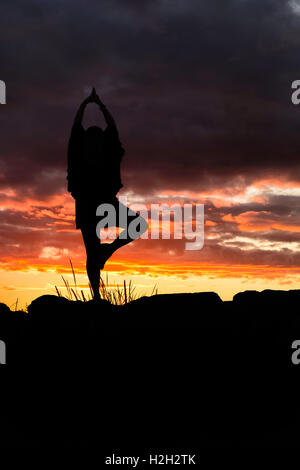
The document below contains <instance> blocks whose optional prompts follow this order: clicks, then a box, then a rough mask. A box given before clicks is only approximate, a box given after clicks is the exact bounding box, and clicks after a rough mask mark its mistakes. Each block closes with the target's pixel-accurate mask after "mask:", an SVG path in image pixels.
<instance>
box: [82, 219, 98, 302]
mask: <svg viewBox="0 0 300 470" xmlns="http://www.w3.org/2000/svg"><path fill="white" fill-rule="evenodd" d="M81 232H82V237H83V241H84V245H85V250H86V272H87V275H88V278H89V281H90V284H91V287H92V291H93V295H94V300H99V299H100V293H99V286H100V269H101V268H102V266H101V264H100V261H99V256H98V253H99V239H98V237H97V235H96V230H95V227H94V226H82V227H81Z"/></svg>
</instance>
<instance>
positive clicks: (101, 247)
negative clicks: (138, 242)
mask: <svg viewBox="0 0 300 470" xmlns="http://www.w3.org/2000/svg"><path fill="white" fill-rule="evenodd" d="M88 103H96V104H98V105H99V107H100V110H101V111H102V113H103V115H104V119H105V121H106V124H107V127H106V129H105V130H104V131H103V130H102V129H101V128H100V127H98V126H92V127H89V128H88V129H86V130H85V129H84V128H83V126H82V119H83V114H84V110H85V107H86V106H87V104H88ZM124 153H125V151H124V149H123V147H122V145H121V143H120V140H119V135H118V130H117V127H116V124H115V121H114V119H113V118H112V116H111V114H110V112H109V111H108V109H107V108H106V107H105V106H104V104H103V103H102V101H101V100H100V98H99V96H98V95H97V94H96V91H95V89H94V88H93V91H92V93H91V95H90V96H89V97H88V98H86V99H85V100H84V101H83V103H82V104H81V105H80V107H79V109H78V111H77V114H76V117H75V121H74V124H73V127H72V131H71V136H70V140H69V146H68V177H67V179H68V191H69V192H70V193H71V194H72V196H73V197H74V199H75V210H76V228H77V229H81V232H82V236H83V240H84V244H85V249H86V255H87V262H86V269H87V274H88V277H89V281H90V284H91V287H92V290H93V294H94V299H95V300H98V299H99V298H100V295H99V283H100V270H101V269H103V267H104V264H105V262H106V261H107V260H108V258H109V257H110V256H111V255H112V254H113V253H114V252H115V251H116V250H117V249H118V248H120V247H121V246H124V245H127V244H128V243H130V242H131V241H133V240H134V239H135V238H137V237H138V236H140V235H141V234H142V233H143V232H145V231H146V230H147V228H148V224H147V222H146V221H145V219H143V218H142V217H141V216H140V215H139V214H137V213H135V212H133V211H132V210H130V209H128V208H127V207H126V208H125V206H124V205H122V204H121V203H120V202H119V200H118V199H117V197H116V195H117V193H118V191H119V190H120V188H121V187H122V186H123V185H122V182H121V177H120V163H121V160H122V157H123V155H124ZM104 203H108V204H112V205H113V207H114V208H115V210H116V216H117V217H116V221H117V224H116V225H119V217H118V215H119V211H120V208H121V206H122V208H123V209H124V208H125V209H126V211H127V223H126V225H122V228H124V229H125V230H126V229H127V228H128V225H129V224H130V223H131V221H135V222H138V227H139V234H138V236H136V237H135V238H134V237H132V234H131V236H129V234H128V233H127V234H126V236H125V237H122V238H120V236H119V237H117V238H116V239H115V240H114V241H113V242H112V243H100V240H99V238H98V236H97V233H96V226H97V223H98V222H99V220H100V219H101V217H97V216H96V210H97V207H98V206H99V205H100V204H104ZM123 235H124V234H123Z"/></svg>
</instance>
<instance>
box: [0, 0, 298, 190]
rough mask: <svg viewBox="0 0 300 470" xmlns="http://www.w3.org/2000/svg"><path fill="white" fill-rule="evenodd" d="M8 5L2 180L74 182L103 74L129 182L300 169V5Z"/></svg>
mask: <svg viewBox="0 0 300 470" xmlns="http://www.w3.org/2000/svg"><path fill="white" fill-rule="evenodd" d="M1 16H2V17H3V18H5V21H4V22H3V23H4V24H3V25H2V27H1V33H2V34H1V45H0V64H1V77H0V78H1V79H3V80H5V81H6V82H7V100H8V104H7V105H6V106H2V107H1V108H0V129H1V130H0V133H1V154H0V156H1V164H0V173H1V174H2V175H4V178H2V179H1V180H0V183H1V186H12V187H13V188H15V189H17V190H19V191H20V193H25V194H27V193H28V191H29V192H31V193H34V194H36V195H37V196H38V197H40V198H42V197H46V196H47V195H50V194H53V193H55V192H57V191H62V190H63V188H64V181H63V174H64V172H65V168H66V145H67V139H68V133H69V129H70V125H71V122H72V119H73V116H74V113H75V110H76V107H77V105H78V104H79V102H80V100H82V99H83V97H84V92H85V91H86V90H87V89H89V88H90V87H91V86H93V85H95V86H96V87H97V89H98V90H99V93H100V94H101V96H102V98H103V100H104V102H106V103H107V105H109V107H110V108H111V111H112V112H113V114H114V116H115V118H116V120H117V122H118V125H119V129H120V135H121V139H122V141H123V143H124V146H125V147H126V150H127V154H126V159H125V160H124V164H123V173H124V178H123V179H124V183H125V185H126V189H132V190H135V191H139V192H143V193H150V192H151V191H154V192H155V191H158V190H159V189H161V188H173V189H174V188H180V189H183V190H184V189H193V190H202V189H203V188H213V187H220V186H223V185H226V186H230V185H232V186H234V184H236V183H235V178H238V177H239V176H241V175H242V176H243V178H244V184H249V183H251V182H252V181H254V180H255V179H256V178H259V177H264V176H265V175H269V176H270V175H272V176H275V177H276V176H277V177H278V176H282V175H286V176H287V177H290V178H292V179H293V180H295V179H298V180H299V179H300V173H299V163H298V162H299V151H300V137H299V135H298V134H299V132H298V130H299V121H300V119H299V118H300V114H299V113H300V108H299V109H297V108H296V107H294V106H293V105H292V104H291V102H290V85H291V82H292V81H293V80H295V79H297V78H300V61H299V54H298V51H299V45H300V36H299V27H300V16H297V15H296V14H295V13H294V12H293V11H292V9H291V8H290V6H289V2H288V1H287V0H286V1H285V0H251V1H250V0H248V1H247V0H224V1H222V2H220V1H219V0H209V1H206V2H199V1H196V0H189V1H186V0H177V1H173V0H172V1H171V0H155V1H152V0H151V1H150V0H148V1H141V0H139V1H129V0H126V1H124V0H109V1H108V0H104V1H99V2H94V1H79V0H72V1H71V0H68V1H58V0H53V1H51V2H50V1H45V2H39V1H37V0H29V1H26V2H25V1H21V0H16V1H14V2H9V1H4V2H2V4H1ZM97 116H98V114H97V112H96V110H93V111H91V112H90V118H94V119H95V118H96V117H97ZM55 172H57V173H55ZM55 174H57V175H58V176H57V178H53V177H52V176H50V177H49V175H55Z"/></svg>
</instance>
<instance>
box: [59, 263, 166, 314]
mask: <svg viewBox="0 0 300 470" xmlns="http://www.w3.org/2000/svg"><path fill="white" fill-rule="evenodd" d="M70 265H71V269H72V274H73V280H74V286H71V285H70V283H69V282H68V280H67V279H65V278H64V276H62V280H63V283H64V286H65V289H66V295H63V293H62V291H61V289H58V287H57V286H55V290H56V293H57V295H58V296H59V297H65V298H67V299H68V300H78V301H81V302H88V301H89V300H92V299H93V291H92V287H91V285H90V283H89V292H88V294H87V295H86V294H85V293H84V291H83V290H82V289H79V287H78V284H77V281H76V275H75V271H74V268H73V264H72V261H71V260H70ZM99 290H100V296H101V299H103V300H108V302H110V303H111V304H113V305H125V304H128V303H129V302H132V301H133V300H136V299H138V298H140V297H142V296H143V294H142V293H138V292H137V290H136V287H135V286H134V285H133V284H132V281H129V282H128V283H127V282H126V281H125V280H124V283H123V285H122V286H120V285H115V286H113V287H109V282H108V274H106V280H105V281H104V280H103V278H102V277H100V289H99ZM157 293H158V289H157V287H156V286H154V288H153V290H152V292H151V295H156V294H157Z"/></svg>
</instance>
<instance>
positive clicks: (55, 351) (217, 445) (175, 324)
mask: <svg viewBox="0 0 300 470" xmlns="http://www.w3.org/2000/svg"><path fill="white" fill-rule="evenodd" d="M299 306H300V290H295V291H264V292H262V293H258V292H255V291H247V292H243V293H240V294H238V295H236V296H235V297H234V299H233V301H232V302H222V301H221V299H220V298H219V297H218V296H217V294H215V293H198V294H197V293H196V294H171V295H157V296H153V297H143V298H141V299H139V300H136V301H134V302H132V303H130V304H128V305H126V306H121V307H115V306H111V305H110V304H108V303H107V302H105V301H103V302H102V303H101V304H98V305H95V304H93V303H92V302H87V303H81V302H71V301H68V300H66V299H64V298H59V297H56V296H42V297H39V298H38V299H36V300H34V301H33V302H32V304H31V305H30V306H29V308H28V312H29V313H28V314H27V315H25V314H24V313H23V312H11V311H10V310H9V309H8V308H7V307H6V306H4V304H1V305H0V339H1V340H4V341H5V342H6V344H7V365H6V366H2V368H1V370H2V372H3V374H2V375H3V377H5V378H6V380H5V381H4V383H3V385H2V392H3V393H2V397H3V402H2V403H3V407H2V423H3V425H2V431H3V432H2V434H1V435H0V437H1V443H2V447H17V448H18V447H21V448H22V447H23V448H37V447H51V448H58V447H62V448H67V449H97V452H98V453H99V456H100V455H111V454H112V453H113V452H115V453H116V452H117V453H119V454H121V455H139V453H141V452H144V453H146V454H147V453H149V452H150V451H151V452H152V453H153V452H154V450H155V451H158V453H162V452H163V451H168V452H169V453H170V452H175V453H188V452H189V451H190V452H192V453H197V452H198V453H199V452H200V453H201V452H202V451H204V450H210V449H211V450H212V451H213V450H214V449H245V450H246V451H247V452H248V450H249V449H250V450H251V449H258V448H263V449H273V450H274V449H279V448H283V449H285V448H286V449H288V448H298V447H300V444H299V443H300V430H299V424H300V400H299V396H300V389H299V375H300V364H299V366H297V365H293V363H292V361H291V356H292V353H293V350H292V348H291V345H292V342H293V341H294V340H296V339H299V340H300V311H299ZM11 379H13V380H14V385H13V386H12V380H11ZM247 449H248V450H247ZM99 459H100V457H99Z"/></svg>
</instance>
